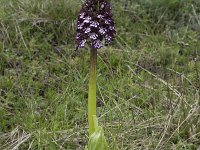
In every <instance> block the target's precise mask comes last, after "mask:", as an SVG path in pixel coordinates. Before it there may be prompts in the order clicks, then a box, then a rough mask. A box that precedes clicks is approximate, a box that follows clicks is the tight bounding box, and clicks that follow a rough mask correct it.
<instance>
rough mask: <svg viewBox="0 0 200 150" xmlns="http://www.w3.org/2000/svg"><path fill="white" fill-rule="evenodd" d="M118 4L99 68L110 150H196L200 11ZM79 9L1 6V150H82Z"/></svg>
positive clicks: (84, 71)
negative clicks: (113, 30)
mask: <svg viewBox="0 0 200 150" xmlns="http://www.w3.org/2000/svg"><path fill="white" fill-rule="evenodd" d="M148 2H149V3H148ZM112 4H113V9H114V10H113V14H114V18H115V20H116V26H117V37H116V40H115V42H114V43H113V45H112V46H110V47H105V48H103V49H101V50H99V51H98V65H97V84H98V85H97V101H98V102H97V106H98V108H97V113H98V116H99V124H100V125H102V126H103V127H104V129H105V131H106V136H107V137H109V144H110V147H111V149H119V150H125V149H127V150H134V149H153V150H154V149H156V150H159V149H162V150H163V149H164V150H169V149H178V150H182V149H188V150H196V149H198V148H199V147H200V128H199V127H200V119H199V118H200V117H199V116H200V111H199V110H200V108H199V107H200V98H199V96H200V93H199V88H200V84H199V83H200V61H199V60H200V58H199V56H200V55H199V54H200V43H199V40H200V34H199V33H200V32H199V31H200V18H199V15H200V10H199V8H200V7H199V6H200V4H199V2H193V1H188V2H185V1H181V0H170V1H163V2H159V1H140V0H135V1H133V2H130V1H129V2H128V4H127V5H126V4H125V3H122V2H119V1H117V0H113V1H112ZM80 5H81V2H80V1H78V0H76V1H74V0H58V1H56V2H55V1H53V0H45V1H39V0H26V1H25V0H15V1H12V0H8V1H5V0H0V39H1V40H0V47H1V48H0V149H5V150H6V149H17V148H18V149H83V147H84V146H85V145H86V143H87V140H88V135H87V130H88V125H87V114H86V112H87V94H88V93H87V91H88V73H89V50H87V49H83V50H82V49H81V50H79V52H78V53H77V54H76V53H75V52H74V37H75V22H76V16H77V13H78V11H79V8H80ZM175 10H176V11H175Z"/></svg>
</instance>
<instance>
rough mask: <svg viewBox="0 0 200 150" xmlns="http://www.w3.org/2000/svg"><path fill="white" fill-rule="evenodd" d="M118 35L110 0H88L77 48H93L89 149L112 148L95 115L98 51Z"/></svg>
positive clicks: (80, 21)
mask: <svg viewBox="0 0 200 150" xmlns="http://www.w3.org/2000/svg"><path fill="white" fill-rule="evenodd" d="M115 34H116V31H115V26H114V21H113V19H112V13H111V5H110V3H109V2H108V1H107V0H86V1H85V3H84V4H83V5H82V8H81V10H80V13H79V16H78V19H77V35H76V48H77V49H78V48H83V47H85V46H86V44H88V45H89V47H90V51H91V54H90V77H89V93H88V123H89V143H88V147H87V148H86V149H88V150H107V149H109V147H108V144H107V142H106V139H105V137H104V134H103V129H102V127H100V126H98V120H97V117H96V63H97V50H98V49H100V48H101V47H103V46H106V45H109V44H110V43H111V42H112V41H113V39H114V36H115Z"/></svg>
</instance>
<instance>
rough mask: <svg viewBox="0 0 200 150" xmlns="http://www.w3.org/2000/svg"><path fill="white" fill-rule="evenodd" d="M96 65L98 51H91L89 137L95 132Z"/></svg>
mask: <svg viewBox="0 0 200 150" xmlns="http://www.w3.org/2000/svg"><path fill="white" fill-rule="evenodd" d="M96 63H97V49H91V52H90V79H89V94H88V122H89V135H92V133H93V132H94V131H95V128H94V121H93V116H94V115H95V116H96Z"/></svg>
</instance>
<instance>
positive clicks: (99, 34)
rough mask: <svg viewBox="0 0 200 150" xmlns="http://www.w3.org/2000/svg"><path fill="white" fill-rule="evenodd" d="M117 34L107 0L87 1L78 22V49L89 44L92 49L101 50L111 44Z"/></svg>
mask: <svg viewBox="0 0 200 150" xmlns="http://www.w3.org/2000/svg"><path fill="white" fill-rule="evenodd" d="M115 34H116V31H115V26H114V21H113V19H112V13H111V5H110V3H109V2H108V1H107V0H86V1H85V3H84V4H83V6H82V9H81V11H80V13H79V16H78V20H77V35H76V45H77V48H82V47H84V46H85V45H86V43H88V44H89V45H90V46H91V48H94V49H99V48H101V47H102V46H103V45H108V44H110V43H111V42H112V41H113V39H114V36H115ZM104 43H105V44H104Z"/></svg>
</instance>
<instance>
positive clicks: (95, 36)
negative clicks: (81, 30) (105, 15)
mask: <svg viewBox="0 0 200 150" xmlns="http://www.w3.org/2000/svg"><path fill="white" fill-rule="evenodd" d="M97 37H98V35H97V34H96V33H91V34H90V39H92V40H96V39H97Z"/></svg>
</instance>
